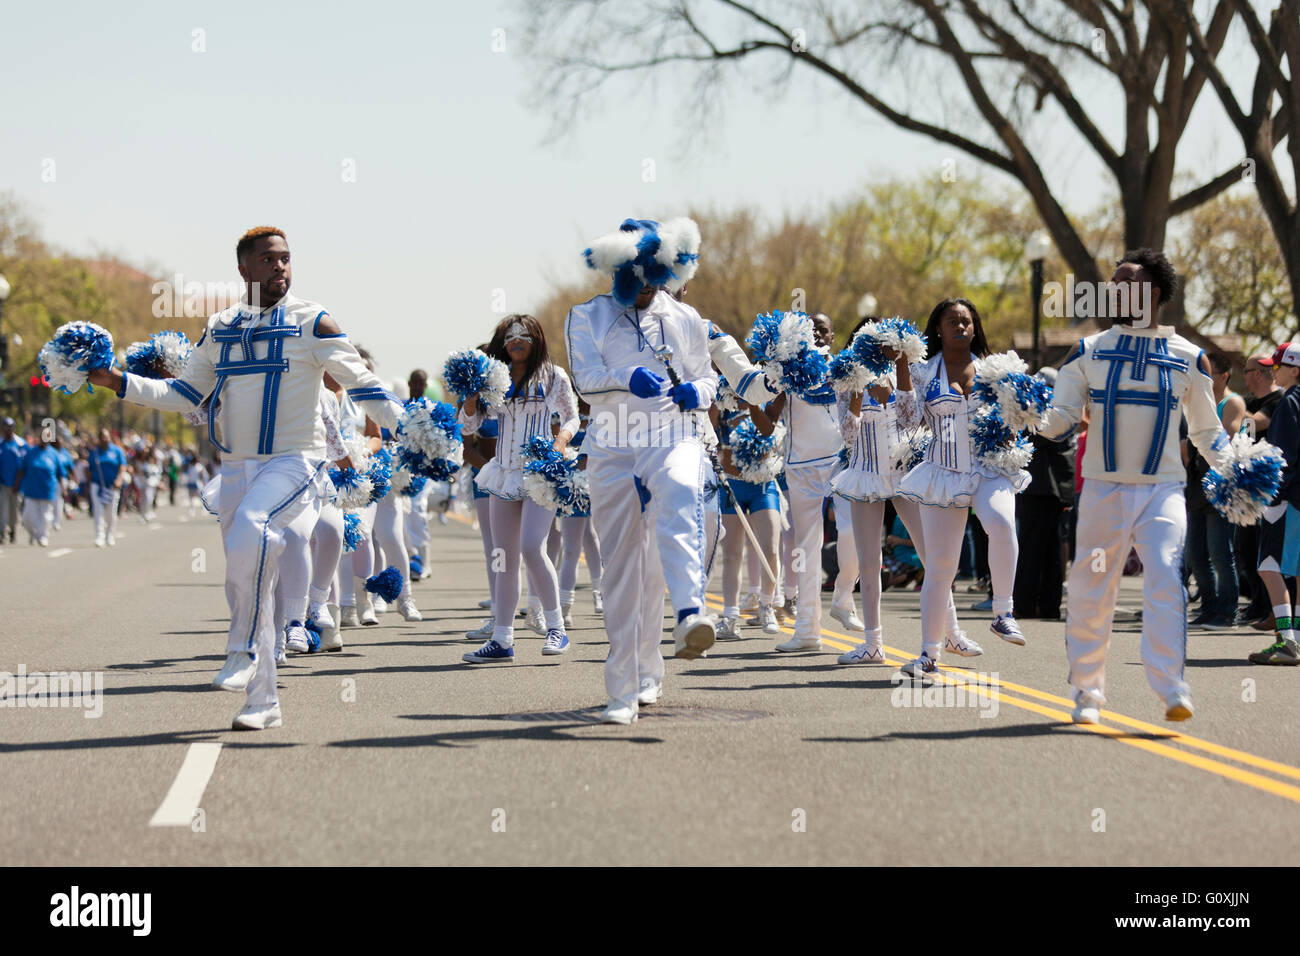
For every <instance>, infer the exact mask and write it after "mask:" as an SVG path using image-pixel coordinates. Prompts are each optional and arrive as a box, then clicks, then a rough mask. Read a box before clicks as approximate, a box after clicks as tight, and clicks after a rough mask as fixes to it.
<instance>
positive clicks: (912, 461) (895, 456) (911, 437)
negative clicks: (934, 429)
mask: <svg viewBox="0 0 1300 956" xmlns="http://www.w3.org/2000/svg"><path fill="white" fill-rule="evenodd" d="M899 438H900V441H899V442H898V444H896V445H895V446H894V447H893V448H891V449H890V463H891V464H892V465H893V466H894V470H895V471H904V472H906V471H911V470H912V469H913V468H915V467H916V466H917V465H919V464H920V463H921V460H922V459H923V458H925V453H926V452H927V451H929V450H930V442H932V441H933V440H934V436H933V435H932V434H930V429H928V428H925V427H924V426H922V427H920V428H912V429H908V430H906V431H904V432H903V433H902V434H901V435H900V436H899Z"/></svg>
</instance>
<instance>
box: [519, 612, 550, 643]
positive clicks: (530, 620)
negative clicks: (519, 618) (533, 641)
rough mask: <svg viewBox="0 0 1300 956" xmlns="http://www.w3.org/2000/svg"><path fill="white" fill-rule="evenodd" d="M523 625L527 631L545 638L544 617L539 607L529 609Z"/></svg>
mask: <svg viewBox="0 0 1300 956" xmlns="http://www.w3.org/2000/svg"><path fill="white" fill-rule="evenodd" d="M524 623H525V624H527V625H528V628H529V630H531V631H535V632H536V633H538V634H540V635H542V637H545V636H546V615H545V614H543V613H542V609H541V608H540V607H530V608H529V609H528V614H527V615H526V616H525V617H524Z"/></svg>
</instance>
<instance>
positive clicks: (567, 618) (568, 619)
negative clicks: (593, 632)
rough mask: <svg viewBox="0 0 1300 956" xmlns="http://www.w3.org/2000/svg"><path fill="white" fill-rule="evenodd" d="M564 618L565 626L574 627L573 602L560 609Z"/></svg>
mask: <svg viewBox="0 0 1300 956" xmlns="http://www.w3.org/2000/svg"><path fill="white" fill-rule="evenodd" d="M560 610H561V612H562V613H563V617H564V626H565V627H573V602H572V601H570V602H569V603H568V604H566V605H564V607H563V608H561V609H560Z"/></svg>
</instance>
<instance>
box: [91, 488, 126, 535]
mask: <svg viewBox="0 0 1300 956" xmlns="http://www.w3.org/2000/svg"><path fill="white" fill-rule="evenodd" d="M105 490H107V491H108V492H109V493H110V497H109V500H107V501H102V500H101V499H100V497H99V496H100V494H102V493H103V492H104V491H105ZM121 495H122V492H121V490H120V489H117V488H108V489H105V488H103V487H102V486H100V485H98V484H93V483H92V484H91V486H90V513H91V514H92V515H94V518H95V540H96V541H103V540H104V537H105V535H110V534H111V535H116V534H117V500H118V498H120V497H121Z"/></svg>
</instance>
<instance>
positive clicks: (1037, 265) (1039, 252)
mask: <svg viewBox="0 0 1300 956" xmlns="http://www.w3.org/2000/svg"><path fill="white" fill-rule="evenodd" d="M1051 251H1052V239H1051V237H1050V236H1049V235H1048V234H1047V233H1046V232H1044V231H1043V230H1041V229H1039V230H1038V231H1037V232H1035V233H1034V234H1033V235H1032V236H1030V237H1029V241H1028V242H1027V243H1025V257H1026V258H1027V259H1028V260H1029V267H1030V283H1029V285H1030V289H1029V295H1030V299H1031V302H1032V306H1033V313H1032V315H1033V326H1034V349H1033V356H1034V364H1033V367H1032V371H1034V372H1037V371H1038V369H1039V368H1041V367H1042V363H1041V355H1040V354H1039V350H1038V326H1039V320H1040V318H1041V316H1042V311H1043V310H1042V304H1043V260H1044V259H1046V258H1047V254H1048V253H1049V252H1051Z"/></svg>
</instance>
